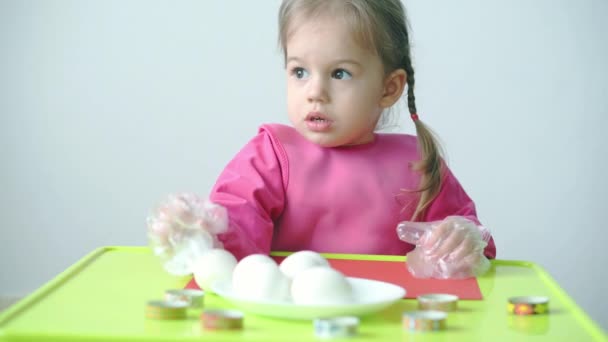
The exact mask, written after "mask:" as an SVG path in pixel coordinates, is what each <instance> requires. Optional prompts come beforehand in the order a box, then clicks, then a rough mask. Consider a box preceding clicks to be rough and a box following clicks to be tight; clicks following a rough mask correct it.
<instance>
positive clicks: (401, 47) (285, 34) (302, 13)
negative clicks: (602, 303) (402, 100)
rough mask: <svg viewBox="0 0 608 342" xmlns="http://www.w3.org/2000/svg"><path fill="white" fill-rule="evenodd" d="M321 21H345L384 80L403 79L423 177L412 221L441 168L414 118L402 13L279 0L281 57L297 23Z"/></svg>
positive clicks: (395, 6)
mask: <svg viewBox="0 0 608 342" xmlns="http://www.w3.org/2000/svg"><path fill="white" fill-rule="evenodd" d="M322 15H331V17H332V18H342V19H343V20H345V22H346V24H347V25H349V26H350V27H351V29H352V32H353V35H354V38H355V40H356V41H357V42H358V43H359V44H360V45H361V46H362V47H365V48H368V49H369V50H370V51H373V52H375V53H376V54H377V55H378V56H379V57H380V59H381V60H382V63H383V65H384V72H385V74H386V75H388V74H389V73H391V72H392V71H394V70H397V69H404V70H405V72H406V74H407V105H408V109H409V112H410V114H412V117H413V118H415V119H414V123H415V125H416V134H417V136H418V150H419V153H420V158H421V159H420V160H419V161H417V162H416V163H414V165H413V169H414V170H415V171H419V172H421V174H422V176H421V180H420V185H419V187H418V189H416V190H414V192H418V193H419V194H420V199H419V201H418V204H417V206H416V209H415V210H414V213H413V215H412V220H416V219H418V218H420V216H421V215H422V213H423V212H424V210H425V209H426V207H427V206H428V205H429V204H430V203H431V201H432V200H433V199H434V198H435V197H436V196H437V194H438V193H439V190H440V189H441V179H442V167H443V165H442V159H441V153H440V147H439V145H438V143H437V140H436V138H435V137H434V134H433V132H432V131H431V130H430V129H429V128H428V127H427V126H426V125H425V124H424V123H423V122H422V121H420V120H419V119H418V118H417V111H416V97H415V96H414V83H415V78H414V68H413V66H412V59H411V56H410V41H409V35H408V22H407V19H406V14H405V9H404V8H403V5H402V4H401V1H400V0H283V3H282V4H281V8H280V10H279V45H280V47H281V48H282V50H283V52H284V54H285V55H286V54H287V50H286V44H287V40H288V38H289V36H290V33H291V28H292V27H291V26H290V25H293V26H295V25H296V23H295V21H296V20H298V19H300V20H301V19H302V18H305V19H310V18H316V17H319V16H322ZM402 190H403V189H402ZM404 191H408V190H404ZM408 192H411V191H408Z"/></svg>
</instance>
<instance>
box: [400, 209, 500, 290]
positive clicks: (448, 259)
mask: <svg viewBox="0 0 608 342" xmlns="http://www.w3.org/2000/svg"><path fill="white" fill-rule="evenodd" d="M409 225H410V226H415V230H416V231H417V232H418V235H417V237H418V239H417V240H416V241H408V239H405V238H404V237H405V236H406V235H407V234H406V232H408V231H412V229H411V228H410V227H408V223H407V222H404V223H402V224H400V225H399V227H398V229H397V230H398V232H399V236H400V237H401V238H402V240H404V241H407V242H410V243H415V244H416V249H414V250H413V251H411V252H410V253H408V254H407V264H408V269H409V270H410V272H411V273H412V274H413V275H414V276H416V277H419V278H430V277H433V278H443V279H445V278H468V277H473V276H476V275H481V274H483V273H485V272H486V271H487V269H488V268H489V261H488V260H487V258H486V257H485V256H484V255H483V250H484V248H485V246H486V244H487V239H489V232H487V230H485V229H483V228H481V229H480V227H477V225H475V223H473V222H471V221H469V220H467V219H465V218H464V217H461V216H449V217H447V218H446V219H444V220H443V221H440V222H432V223H430V224H428V223H427V224H424V223H409ZM421 227H422V228H421ZM420 232H422V233H420ZM482 233H483V234H482ZM410 236H411V234H410Z"/></svg>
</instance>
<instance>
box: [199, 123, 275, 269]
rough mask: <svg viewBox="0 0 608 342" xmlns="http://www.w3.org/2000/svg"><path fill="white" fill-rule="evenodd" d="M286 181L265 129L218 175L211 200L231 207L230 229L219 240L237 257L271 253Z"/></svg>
mask: <svg viewBox="0 0 608 342" xmlns="http://www.w3.org/2000/svg"><path fill="white" fill-rule="evenodd" d="M284 181H285V179H284V177H283V172H282V168H281V162H280V158H278V157H277V155H276V154H275V150H274V148H273V142H272V138H271V137H270V135H269V134H267V133H266V132H261V133H259V134H258V135H257V136H255V137H254V138H253V139H252V140H251V141H250V142H249V143H248V144H247V145H245V147H243V149H242V150H241V151H240V152H239V153H238V154H237V155H236V156H235V157H234V158H233V159H232V161H230V162H229V163H228V165H227V166H226V168H225V169H224V170H223V172H222V173H221V175H220V176H219V178H218V180H217V182H216V184H215V186H214V187H213V189H212V191H211V194H210V199H211V201H213V202H215V203H217V204H220V205H223V206H224V207H226V209H227V210H228V217H229V222H230V223H229V229H228V231H227V232H226V233H224V234H221V235H220V236H219V239H220V241H222V243H223V244H224V247H225V248H226V249H227V250H229V251H230V252H231V253H232V254H234V256H235V257H236V258H237V259H241V258H243V257H245V256H247V255H249V254H253V253H264V254H268V253H269V252H270V246H271V241H272V236H273V228H274V220H275V219H276V218H277V217H278V216H279V215H280V214H281V212H282V211H283V206H284V202H285V191H284V186H285V182H284Z"/></svg>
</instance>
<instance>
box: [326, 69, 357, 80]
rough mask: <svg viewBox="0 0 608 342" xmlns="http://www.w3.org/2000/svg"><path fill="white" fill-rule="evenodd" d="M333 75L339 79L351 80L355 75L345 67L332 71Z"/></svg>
mask: <svg viewBox="0 0 608 342" xmlns="http://www.w3.org/2000/svg"><path fill="white" fill-rule="evenodd" d="M331 77H333V78H335V79H337V80H350V79H351V78H353V75H351V73H350V72H348V71H346V70H344V69H337V70H335V71H334V72H333V73H332V75H331Z"/></svg>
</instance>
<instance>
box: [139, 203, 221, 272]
mask: <svg viewBox="0 0 608 342" xmlns="http://www.w3.org/2000/svg"><path fill="white" fill-rule="evenodd" d="M147 226H148V241H149V244H150V247H151V248H152V250H153V252H154V254H156V255H157V256H158V257H160V258H161V259H162V260H163V263H164V267H165V269H166V270H167V271H168V272H169V273H171V274H175V275H186V274H189V273H191V265H192V263H193V262H194V260H195V259H196V258H197V257H198V256H200V255H202V254H203V253H204V252H205V251H207V250H209V249H212V248H222V247H223V246H222V243H221V242H220V241H219V240H218V238H217V234H219V233H223V232H225V231H226V230H227V228H228V215H227V213H226V209H225V208H224V207H222V206H219V205H216V204H214V203H211V202H209V201H207V200H203V199H201V198H199V197H197V196H196V195H194V194H178V195H170V196H169V197H168V199H167V200H166V201H165V202H163V203H161V204H160V205H159V206H158V207H157V208H156V209H155V210H154V211H153V212H152V214H150V215H149V216H148V219H147Z"/></svg>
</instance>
